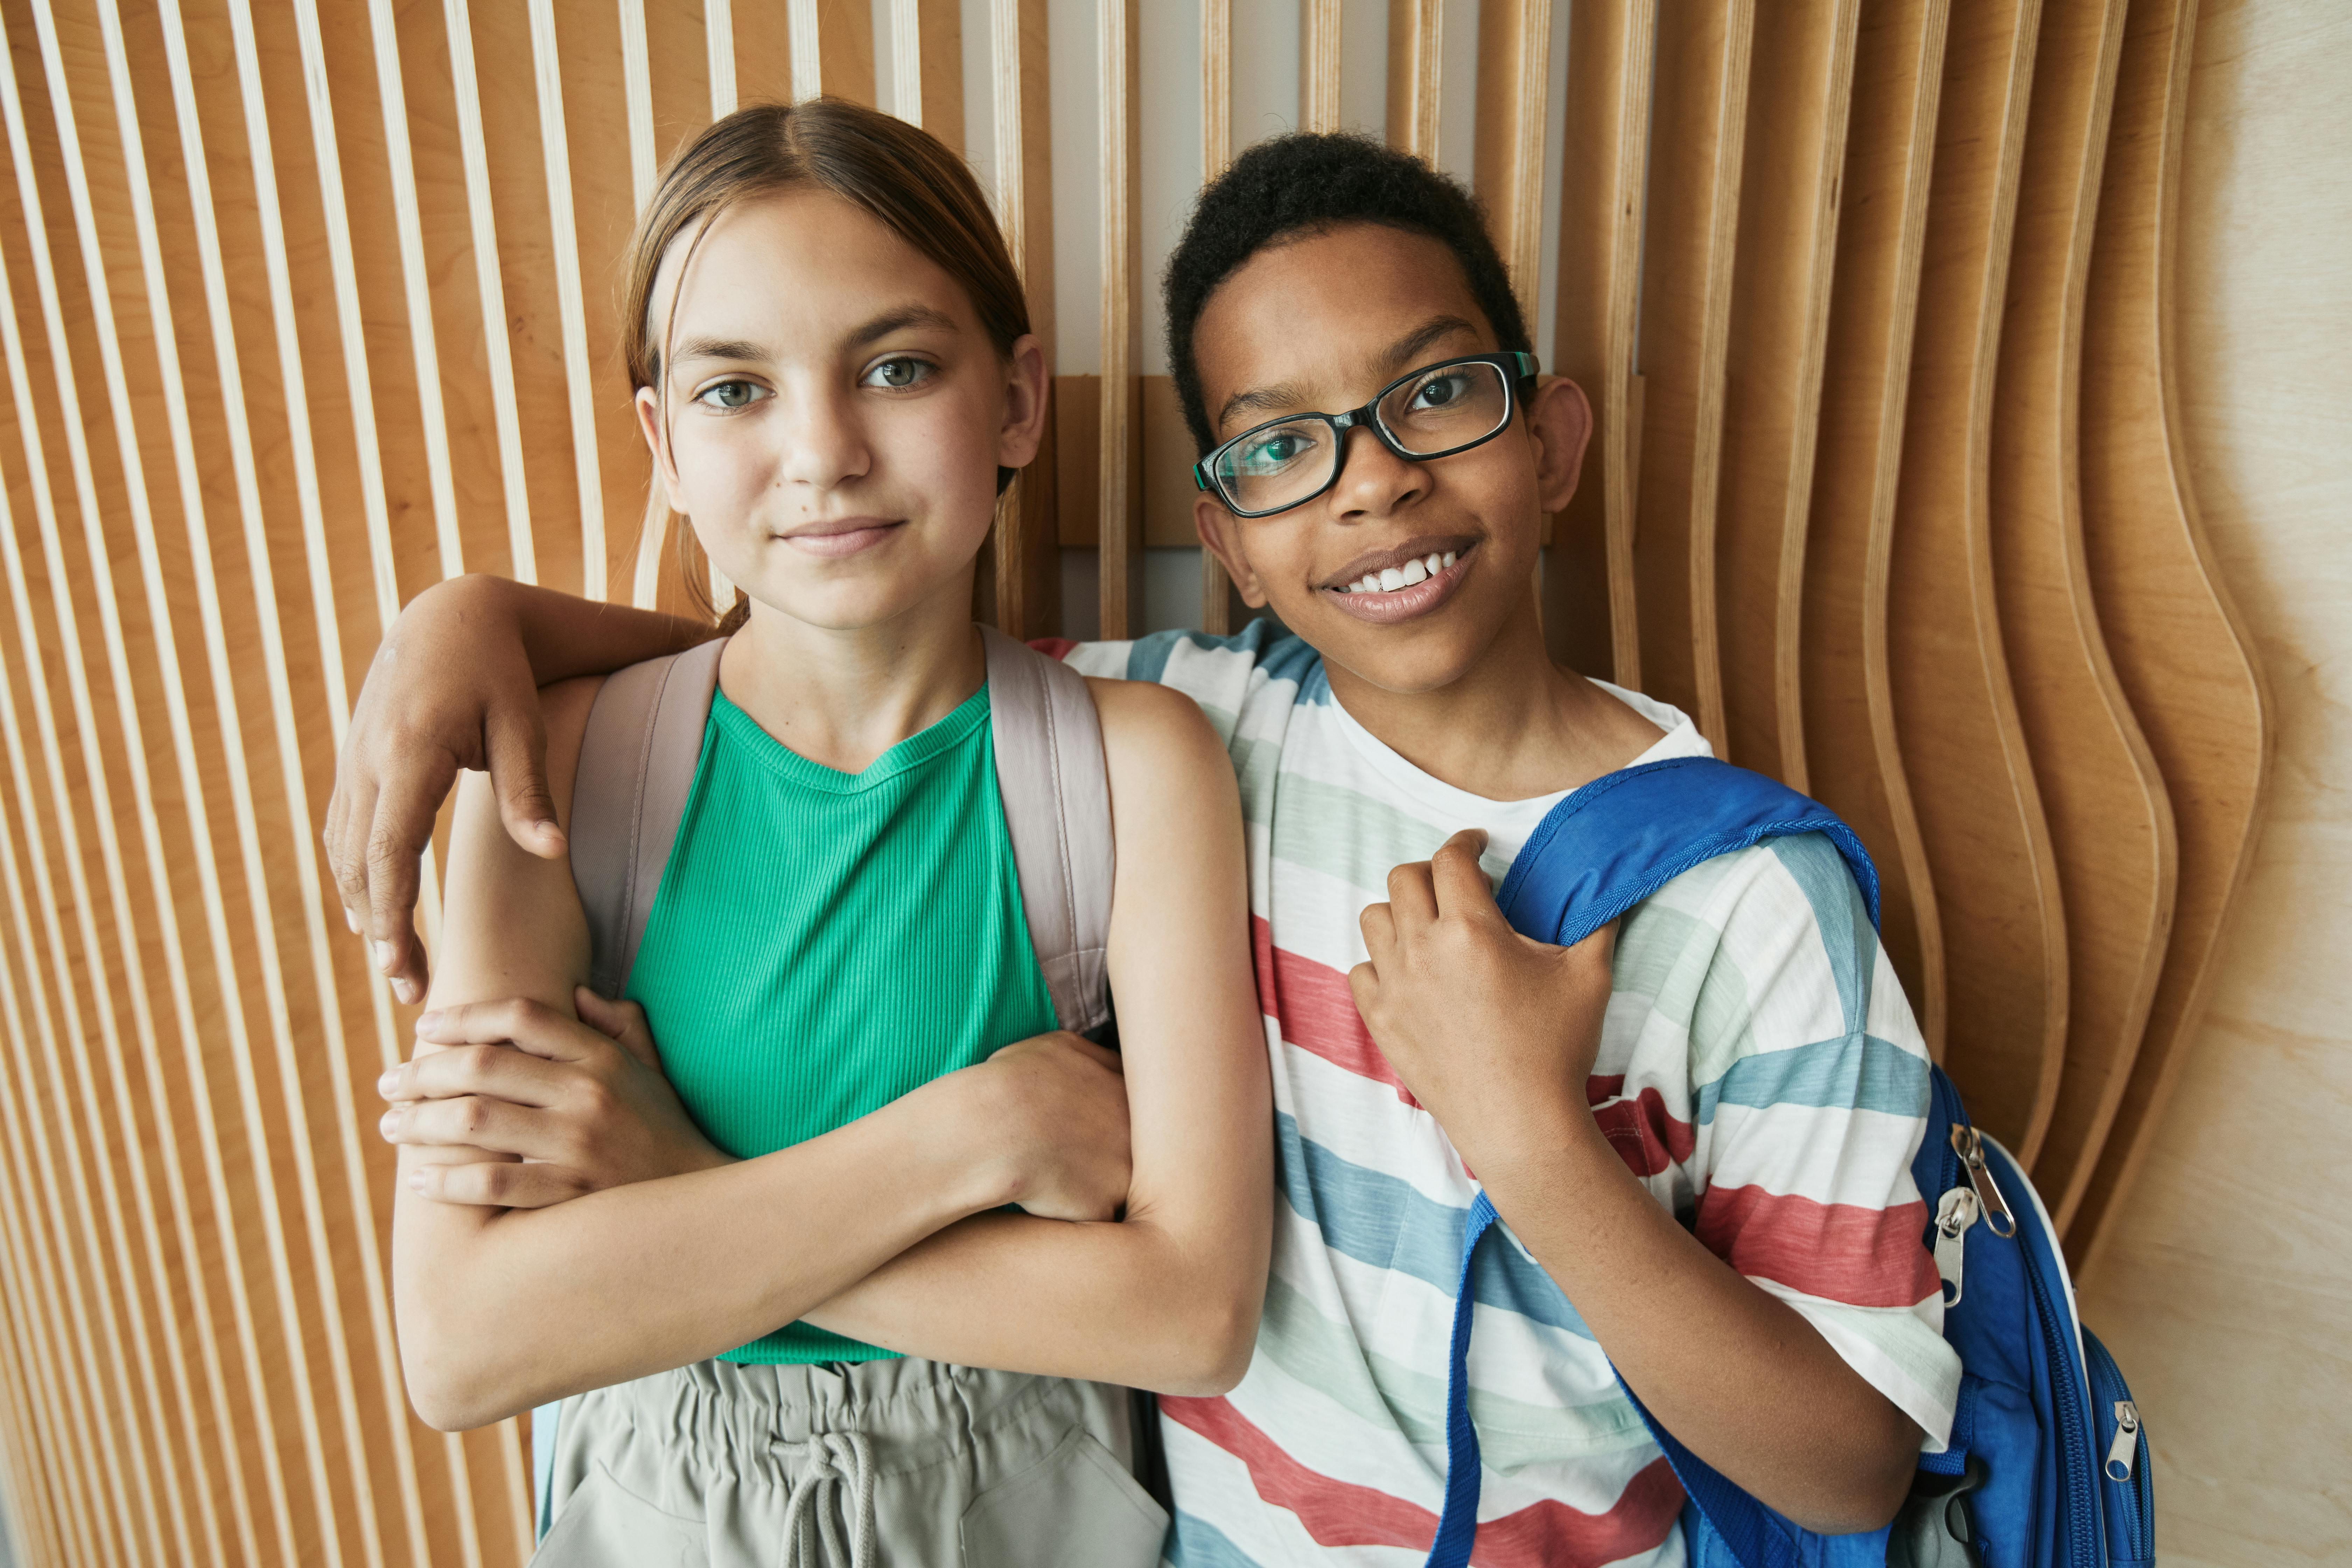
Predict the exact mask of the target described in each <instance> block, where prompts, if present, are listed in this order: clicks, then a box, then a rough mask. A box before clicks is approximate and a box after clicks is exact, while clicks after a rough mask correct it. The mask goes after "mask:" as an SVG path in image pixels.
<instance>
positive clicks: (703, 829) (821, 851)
mask: <svg viewBox="0 0 2352 1568" xmlns="http://www.w3.org/2000/svg"><path fill="white" fill-rule="evenodd" d="M988 712H989V710H988V689H987V687H985V686H982V688H981V689H980V690H978V691H977V692H975V693H973V694H972V696H971V699H970V700H967V701H966V702H964V704H963V705H962V706H961V707H960V708H958V709H957V710H955V711H954V712H952V713H950V714H949V715H948V716H947V717H946V718H944V719H942V720H940V721H939V722H938V723H936V724H933V725H932V726H931V727H930V728H929V729H927V730H925V731H922V732H920V733H919V734H916V735H910V736H908V738H907V739H906V740H904V741H901V742H898V744H897V745H895V746H893V747H891V748H890V749H889V750H888V751H887V752H883V753H882V755H880V756H879V757H877V758H876V759H875V760H874V762H873V763H872V765H871V766H869V767H867V768H866V771H865V772H864V773H839V772H836V771H835V770H834V769H832V768H828V767H825V766H823V765H822V764H820V763H813V762H810V761H809V760H808V759H807V758H805V757H803V756H801V755H799V754H798V753H796V752H793V751H792V750H790V749H789V748H787V747H786V746H784V745H783V744H782V743H781V742H778V741H777V740H776V739H775V738H774V737H773V736H772V735H770V734H769V733H768V732H767V731H764V730H762V729H761V728H760V726H759V724H758V723H757V722H755V721H753V720H752V719H751V715H749V714H747V713H745V712H744V711H743V710H741V709H740V708H738V707H736V706H735V704H734V703H732V702H730V701H729V700H727V697H726V695H725V694H724V693H723V692H722V693H718V694H716V695H714V697H713V698H712V700H711V704H710V721H709V725H708V726H707V727H706V729H705V730H704V732H703V742H702V755H701V760H700V761H699V763H698V764H697V766H696V770H695V775H694V786H693V790H692V793H691V794H690V795H688V800H687V805H686V811H685V814H684V816H682V817H681V818H680V820H679V823H678V829H677V843H676V844H675V845H674V846H673V847H672V848H671V850H670V858H669V863H668V866H667V868H666V869H665V870H664V871H663V873H662V879H661V886H660V890H659V892H658V893H657V894H656V896H655V899H654V907H653V910H652V913H651V914H650V916H649V917H648V919H647V921H646V934H645V938H644V941H643V942H642V944H641V945H640V946H639V948H638V950H637V958H636V965H635V968H634V969H633V970H632V971H631V972H630V974H629V983H628V988H627V994H628V995H629V996H630V997H631V998H633V999H634V1000H635V1001H636V1002H638V1003H639V1004H641V1005H643V1006H644V1007H645V1010H646V1018H647V1019H648V1020H649V1021H650V1022H651V1024H652V1026H653V1032H654V1038H655V1039H656V1040H657V1041H659V1042H660V1043H661V1054H662V1065H663V1067H664V1068H667V1071H668V1074H669V1079H670V1081H671V1083H673V1084H674V1085H676V1086H677V1092H678V1098H679V1099H680V1100H683V1101H684V1102H685V1104H686V1108H687V1110H688V1111H689V1112H691V1113H692V1114H693V1116H694V1119H695V1120H696V1121H698V1122H699V1123H701V1125H702V1129H703V1131H705V1132H707V1133H708V1134H709V1136H710V1139H711V1141H712V1142H715V1143H717V1144H718V1145H719V1147H720V1148H722V1149H724V1150H726V1151H727V1152H729V1153H730V1154H734V1155H737V1156H739V1157H741V1158H745V1159H749V1158H751V1157H753V1156H756V1155H760V1154H767V1153H772V1152H774V1151H776V1150H778V1149H784V1148H789V1147H791V1146H792V1145H793V1144H794V1143H798V1142H802V1141H803V1140H804V1139H809V1138H814V1137H816V1136H818V1135H819V1134H821V1133H824V1132H830V1131H833V1130H834V1129H835V1128H836V1127H840V1126H843V1125H844V1124H845V1123H847V1122H851V1121H856V1119H857V1118H859V1117H861V1116H864V1115H865V1114H866V1113H867V1112H868V1111H871V1110H879V1109H880V1108H881V1107H883V1106H885V1105H887V1104H889V1103H890V1102H891V1101H892V1100H897V1099H898V1097H899V1096H901V1095H903V1094H906V1093H908V1091H910V1090H912V1089H918V1088H920V1087H921V1086H922V1085H923V1084H925V1083H928V1082H929V1081H930V1080H931V1079H935V1078H938V1077H940V1075H941V1074H943V1073H948V1072H952V1071H954V1070H955V1069H956V1068H962V1067H969V1066H971V1064H972V1063H974V1062H977V1061H980V1060H982V1059H983V1058H986V1057H987V1056H988V1054H989V1053H990V1052H991V1051H993V1050H995V1049H997V1048H998V1047H1003V1046H1008V1045H1011V1044H1012V1043H1013V1041H1015V1040H1021V1039H1026V1038H1027V1037H1030V1036H1032V1035H1036V1034H1042V1033H1044V1032H1045V1031H1046V1030H1048V1029H1051V1028H1053V1027H1054V1026H1055V1019H1054V1004H1053V999H1052V996H1051V995H1050V994H1048V993H1047V991H1046V989H1045V976H1044V974H1043V973H1040V971H1039V969H1038V966H1037V956H1036V952H1035V950H1034V949H1033V948H1032V947H1031V945H1030V942H1029V926H1028V921H1027V920H1026V919H1025V918H1024V915H1023V913H1022V906H1021V884H1020V879H1019V877H1018V874H1017V873H1016V871H1015V869H1014V867H1013V845H1012V840H1011V839H1010V837H1008V836H1007V834H1006V832H1005V827H1004V808H1003V802H1002V801H1001V799H1000V798H999V796H998V795H997V787H996V758H995V748H994V745H993V743H992V740H991V737H990V732H989V723H988ZM894 1353H895V1352H890V1351H886V1350H881V1349H879V1348H877V1347H876V1346H873V1345H867V1344H862V1343H860V1342H857V1341H856V1340H851V1339H845V1338H844V1337H843V1336H841V1335H839V1334H835V1333H830V1332H828V1331H825V1330H823V1329H820V1328H817V1327H815V1326H814V1325H812V1324H808V1323H792V1324H789V1325H787V1326H785V1327H783V1328H781V1329H779V1330H777V1331H775V1332H773V1333H771V1334H767V1335H764V1336H762V1337H761V1338H760V1339H757V1340H754V1341H752V1342H751V1343H750V1344H748V1345H744V1346H742V1347H741V1348H740V1349H738V1350H733V1351H730V1352H727V1353H726V1355H725V1356H724V1357H723V1358H722V1359H724V1360H727V1361H735V1362H764V1363H772V1362H790V1363H805V1362H821V1361H873V1360H877V1359H880V1358H883V1357H887V1356H889V1355H892V1354H894Z"/></svg>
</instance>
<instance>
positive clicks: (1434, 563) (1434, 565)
mask: <svg viewBox="0 0 2352 1568" xmlns="http://www.w3.org/2000/svg"><path fill="white" fill-rule="evenodd" d="M1422 564H1423V566H1426V567H1428V568H1429V573H1430V575H1431V576H1435V575H1436V574H1438V573H1440V572H1443V571H1444V570H1445V563H1444V561H1442V560H1440V559H1439V558H1438V554H1437V552H1435V551H1434V550H1433V551H1431V552H1429V554H1428V555H1427V556H1426V557H1424V558H1423V561H1422Z"/></svg>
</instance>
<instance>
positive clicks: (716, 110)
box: [702, 0, 735, 120]
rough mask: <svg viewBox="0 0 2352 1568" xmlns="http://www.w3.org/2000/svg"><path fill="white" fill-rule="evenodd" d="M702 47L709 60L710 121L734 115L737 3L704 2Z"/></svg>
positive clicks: (704, 0)
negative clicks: (706, 52)
mask: <svg viewBox="0 0 2352 1568" xmlns="http://www.w3.org/2000/svg"><path fill="white" fill-rule="evenodd" d="M702 34H703V47H704V48H705V49H706V50H707V51H708V52H709V59H710V118H711V119H713V120H724V119H726V118H727V117H728V116H729V115H730V114H732V113H734V112H735V6H734V0H702Z"/></svg>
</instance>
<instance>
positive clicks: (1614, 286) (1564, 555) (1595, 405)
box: [1543, 0, 1657, 686]
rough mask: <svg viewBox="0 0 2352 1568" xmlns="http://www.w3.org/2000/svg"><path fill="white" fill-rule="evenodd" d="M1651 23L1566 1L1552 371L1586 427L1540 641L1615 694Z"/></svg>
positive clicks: (1556, 525)
mask: <svg viewBox="0 0 2352 1568" xmlns="http://www.w3.org/2000/svg"><path fill="white" fill-rule="evenodd" d="M1656 22H1657V5H1656V0H1577V3H1576V4H1574V5H1570V7H1569V11H1568V27H1569V34H1568V94H1567V96H1568V102H1567V106H1566V107H1567V134H1566V137H1565V139H1564V141H1563V144H1562V148H1563V151H1562V163H1563V164H1564V167H1563V168H1562V169H1561V171H1560V199H1559V303H1558V306H1557V312H1558V313H1557V315H1556V317H1555V321H1556V323H1557V324H1556V326H1555V327H1554V329H1553V342H1552V350H1551V368H1552V369H1553V370H1555V371H1557V372H1559V374H1561V375H1564V376H1567V377H1569V378H1570V380H1572V381H1574V382H1576V383H1577V384H1579V385H1580V386H1581V387H1582V388H1583V389H1584V395H1585V396H1586V397H1587V398H1588V399H1589V400H1590V401H1591V405H1592V416H1593V430H1592V438H1591V441H1589V442H1588V443H1587V444H1586V446H1585V450H1584V470H1583V475H1582V478H1581V479H1580V480H1579V482H1578V484H1577V487H1576V493H1575V494H1574V495H1573V496H1571V497H1570V498H1569V503H1568V505H1567V506H1566V507H1565V508H1563V509H1562V510H1560V512H1559V515H1558V516H1557V517H1555V518H1554V519H1553V520H1552V535H1551V554H1550V557H1549V563H1548V564H1547V565H1546V567H1545V569H1544V585H1543V598H1544V613H1543V624H1544V640H1545V643H1546V645H1547V646H1548V647H1549V648H1550V649H1551V655H1552V657H1553V658H1556V659H1558V660H1559V661H1560V662H1561V663H1562V664H1565V665H1568V666H1569V667H1570V668H1574V669H1578V670H1580V671H1582V672H1583V673H1585V674H1587V675H1594V676H1600V677H1602V678H1603V679H1610V680H1614V681H1616V682H1618V683H1619V684H1621V685H1624V686H1638V685H1640V684H1641V681H1642V661H1641V642H1640V638H1639V637H1638V635H1637V628H1636V626H1635V605H1636V595H1635V594H1634V584H1633V500H1634V489H1635V481H1636V479H1638V478H1639V473H1640V466H1641V459H1640V454H1641V450H1642V444H1641V431H1640V409H1641V404H1640V399H1639V383H1638V382H1637V381H1636V379H1635V377H1634V375H1633V341H1634V311H1635V308H1636V306H1637V305H1638V303H1639V301H1640V299H1641V254H1642V229H1643V223H1644V221H1645V212H1646V208H1645V203H1646V200H1647V191H1648V187H1647V183H1646V172H1647V170H1648V167H1649V161H1650V82H1651V68H1652V52H1653V49H1654V45H1655V28H1656Z"/></svg>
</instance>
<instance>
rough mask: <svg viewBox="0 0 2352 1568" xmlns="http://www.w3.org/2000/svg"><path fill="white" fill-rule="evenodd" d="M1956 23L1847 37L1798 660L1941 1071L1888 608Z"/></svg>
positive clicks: (1918, 844)
mask: <svg viewBox="0 0 2352 1568" xmlns="http://www.w3.org/2000/svg"><path fill="white" fill-rule="evenodd" d="M1950 16H1951V7H1950V5H1949V0H1931V3H1930V4H1928V5H1917V6H1915V5H1878V4H1870V5H1865V6H1864V12H1863V16H1862V22H1861V26H1860V29H1859V32H1858V36H1857V37H1856V39H1855V56H1856V58H1855V64H1854V72H1853V123H1852V127H1851V133H1850V134H1849V135H1848V137H1847V139H1846V148H1845V164H1844V169H1843V184H1844V187H1845V189H1844V200H1843V203H1842V211H1841V212H1840V214H1839V218H1838V236H1837V259H1836V267H1837V284H1836V289H1835V291H1834V294H1833V296H1832V304H1831V309H1830V320H1829V339H1828V342H1827V343H1826V344H1825V345H1824V347H1823V362H1824V366H1825V369H1824V374H1823V377H1822V416H1821V444H1820V447H1819V453H1818V460H1817V462H1816V464H1815V467H1814V470H1813V482H1812V496H1811V516H1810V518H1809V520H1808V522H1807V526H1806V531H1805V538H1804V547H1805V556H1806V564H1805V583H1804V614H1803V619H1802V634H1801V650H1802V653H1801V661H1800V662H1801V679H1802V685H1803V700H1804V713H1805V719H1804V727H1803V730H1802V731H1801V740H1802V742H1803V745H1804V750H1805V756H1806V781H1807V788H1808V790H1809V791H1810V793H1811V794H1812V795H1815V796H1817V797H1818V798H1820V799H1821V800H1822V802H1823V803H1824V804H1826V805H1829V806H1830V807H1831V809H1832V810H1834V811H1835V812H1836V813H1837V814H1838V815H1839V816H1842V817H1843V818H1844V819H1845V820H1846V821H1847V822H1848V823H1850V824H1852V825H1853V829H1854V831H1855V832H1857V833H1859V834H1860V835H1861V836H1862V839H1863V842H1864V844H1866V845H1868V846H1869V847H1870V852H1871V857H1872V858H1873V859H1874V860H1875V861H1876V862H1877V864H1878V876H1879V889H1880V910H1879V941H1880V943H1881V944H1882V945H1883V946H1884V947H1885V951H1886V955H1887V959H1888V961H1889V962H1890V963H1893V964H1894V966H1895V974H1896V975H1897V976H1898V977H1899V978H1900V979H1901V980H1902V982H1903V989H1904V994H1906V995H1907V996H1908V997H1909V998H1910V999H1911V1005H1912V1007H1913V1009H1914V1011H1915V1012H1916V1015H1917V1016H1918V1020H1919V1025H1920V1030H1921V1032H1922V1033H1923V1034H1924V1035H1925V1036H1926V1037H1927V1048H1928V1051H1929V1052H1930V1053H1931V1054H1932V1055H1933V1056H1935V1057H1936V1058H1937V1060H1941V1059H1942V1058H1943V1054H1944V948H1943V925H1942V922H1941V921H1940V920H1939V918H1938V917H1937V910H1936V889H1935V881H1934V877H1933V874H1932V872H1931V871H1930V870H1929V868H1928V863H1927V847H1926V845H1925V844H1924V843H1923V842H1922V841H1921V839H1920V837H1919V822H1918V817H1917V816H1916V814H1915V813H1914V811H1913V810H1912V806H1911V788H1910V784H1909V782H1908V781H1907V779H1906V777H1905V773H1904V763H1903V752H1902V746H1901V744H1900V742H1899V740H1898V737H1897V734H1896V731H1895V707H1894V694H1893V689H1892V687H1891V685H1890V684H1889V675H1888V668H1887V645H1886V635H1887V633H1886V593H1887V570H1888V564H1889V562H1890V559H1891V556H1892V552H1893V550H1894V545H1895V495H1896V481H1897V479H1898V478H1899V476H1900V472H1901V464H1902V458H1903V434H1904V416H1905V411H1906V408H1907V406H1908V402H1907V398H1908V393H1909V388H1910V380H1911V342H1912V336H1913V332H1914V329H1915V327H1916V322H1917V320H1918V306H1919V264H1920V255H1921V250H1922V247H1923V246H1924V244H1925V241H1926V237H1927V183H1928V175H1929V172H1930V169H1931V167H1932V164H1933V162H1934V158H1935V152H1936V112H1937V105H1938V103H1939V102H1940V101H1941V98H1942V88H1943V79H1944V43H1945V37H1946V32H1947V28H1948V24H1949V21H1950ZM1734 744H1735V746H1736V745H1737V744H1738V740H1737V732H1736V731H1735V737H1734ZM1784 750H1785V747H1784Z"/></svg>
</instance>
